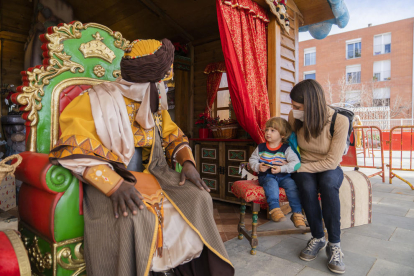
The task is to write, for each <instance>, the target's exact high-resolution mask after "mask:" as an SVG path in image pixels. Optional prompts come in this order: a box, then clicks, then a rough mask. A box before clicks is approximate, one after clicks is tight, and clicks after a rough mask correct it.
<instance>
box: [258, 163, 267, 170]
mask: <svg viewBox="0 0 414 276" xmlns="http://www.w3.org/2000/svg"><path fill="white" fill-rule="evenodd" d="M268 166H269V165H267V164H265V163H260V165H259V171H261V172H265V171H267V170H268V169H269V167H268Z"/></svg>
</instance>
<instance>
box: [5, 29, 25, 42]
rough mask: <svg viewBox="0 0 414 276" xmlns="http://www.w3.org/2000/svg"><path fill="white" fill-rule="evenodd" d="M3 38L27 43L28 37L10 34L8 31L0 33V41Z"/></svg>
mask: <svg viewBox="0 0 414 276" xmlns="http://www.w3.org/2000/svg"><path fill="white" fill-rule="evenodd" d="M2 38H3V39H7V40H13V41H18V42H26V41H27V35H24V34H18V33H13V32H8V31H0V39H2Z"/></svg>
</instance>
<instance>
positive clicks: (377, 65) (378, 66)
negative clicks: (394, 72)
mask: <svg viewBox="0 0 414 276" xmlns="http://www.w3.org/2000/svg"><path fill="white" fill-rule="evenodd" d="M390 79H391V60H382V61H376V62H374V76H373V80H374V81H387V80H390Z"/></svg>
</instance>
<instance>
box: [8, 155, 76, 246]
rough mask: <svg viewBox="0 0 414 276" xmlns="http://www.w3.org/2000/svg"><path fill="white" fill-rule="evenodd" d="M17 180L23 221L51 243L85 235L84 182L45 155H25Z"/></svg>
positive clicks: (17, 170) (17, 171) (17, 173)
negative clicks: (19, 185)
mask: <svg viewBox="0 0 414 276" xmlns="http://www.w3.org/2000/svg"><path fill="white" fill-rule="evenodd" d="M20 155H21V156H22V157H23V161H22V163H21V164H20V165H19V166H18V167H17V169H16V172H15V175H16V178H17V179H19V180H21V181H23V184H22V187H21V189H20V192H19V214H20V218H21V220H22V221H23V222H24V223H26V224H27V225H28V226H30V227H31V228H33V229H35V230H36V231H37V232H38V233H39V234H41V235H42V236H43V237H45V238H47V239H48V240H50V241H53V242H58V241H62V240H67V239H71V238H75V237H81V236H83V210H82V199H83V189H82V183H81V182H80V181H79V180H78V179H77V178H76V177H74V176H73V175H72V173H71V172H70V171H69V170H67V169H65V168H64V167H62V166H55V165H52V164H50V162H49V156H48V155H47V154H43V153H33V152H27V151H26V152H23V153H21V154H20Z"/></svg>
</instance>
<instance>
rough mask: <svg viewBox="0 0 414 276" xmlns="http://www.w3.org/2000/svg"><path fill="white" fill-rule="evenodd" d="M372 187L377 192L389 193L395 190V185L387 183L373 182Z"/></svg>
mask: <svg viewBox="0 0 414 276" xmlns="http://www.w3.org/2000/svg"><path fill="white" fill-rule="evenodd" d="M372 189H373V190H375V191H377V192H385V193H391V192H392V191H393V190H395V186H393V185H390V184H387V183H373V184H372Z"/></svg>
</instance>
